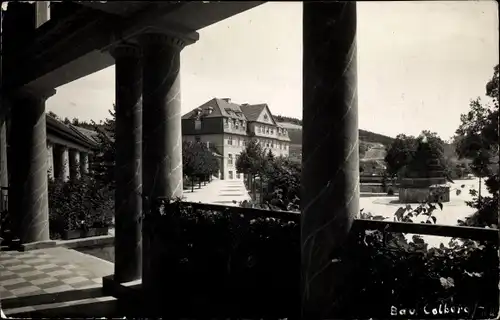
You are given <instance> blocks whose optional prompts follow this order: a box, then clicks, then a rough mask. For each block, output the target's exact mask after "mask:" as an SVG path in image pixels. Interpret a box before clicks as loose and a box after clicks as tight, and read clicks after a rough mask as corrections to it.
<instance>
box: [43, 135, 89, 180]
mask: <svg viewBox="0 0 500 320" xmlns="http://www.w3.org/2000/svg"><path fill="white" fill-rule="evenodd" d="M47 171H48V174H49V177H50V178H51V179H61V180H63V181H68V180H70V179H78V178H79V177H80V176H81V175H85V174H88V173H89V153H88V151H80V150H78V149H73V148H69V147H67V146H65V145H61V144H56V143H53V142H51V141H47Z"/></svg>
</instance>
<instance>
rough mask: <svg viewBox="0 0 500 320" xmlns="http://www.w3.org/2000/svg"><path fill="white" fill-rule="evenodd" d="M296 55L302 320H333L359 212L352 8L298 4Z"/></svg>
mask: <svg viewBox="0 0 500 320" xmlns="http://www.w3.org/2000/svg"><path fill="white" fill-rule="evenodd" d="M303 48H304V53H303V77H304V82H303V94H302V96H303V123H304V126H303V131H302V190H301V206H302V208H301V211H302V215H301V255H302V265H301V270H302V277H301V278H302V279H301V284H302V288H301V289H302V303H301V306H302V318H303V319H333V318H337V317H336V316H335V315H334V314H331V312H332V310H334V308H333V306H334V303H335V301H336V299H337V298H339V296H340V295H341V289H339V288H340V287H341V286H343V285H344V284H347V281H349V280H346V279H345V277H344V276H343V275H344V273H343V267H344V266H343V265H342V264H341V263H339V261H338V260H336V258H337V257H338V250H339V249H340V248H341V246H342V245H343V243H344V241H345V240H346V237H347V235H348V233H349V231H350V228H351V225H352V222H353V219H354V217H355V216H357V215H358V213H359V153H358V108H357V89H356V88H357V78H356V3H355V2H304V4H303ZM332 150H333V152H332ZM325 155H328V156H325Z"/></svg>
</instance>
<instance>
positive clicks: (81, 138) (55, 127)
mask: <svg viewBox="0 0 500 320" xmlns="http://www.w3.org/2000/svg"><path fill="white" fill-rule="evenodd" d="M45 119H46V121H47V122H46V123H47V132H51V133H54V134H56V135H59V136H61V137H62V138H64V139H67V140H69V141H71V142H74V143H77V144H79V145H82V146H85V147H87V148H95V147H96V145H97V143H96V141H94V140H91V139H89V138H87V137H86V136H85V135H83V134H82V133H79V132H78V131H77V130H76V129H74V128H72V126H69V125H66V124H64V123H63V122H61V121H59V120H57V119H55V118H53V117H52V116H50V115H48V114H46V116H45Z"/></svg>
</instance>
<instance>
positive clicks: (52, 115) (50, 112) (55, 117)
mask: <svg viewBox="0 0 500 320" xmlns="http://www.w3.org/2000/svg"><path fill="white" fill-rule="evenodd" d="M47 115H49V116H51V117H52V118H54V119H57V120H59V116H58V115H57V114H55V113H54V112H52V111H49V112H47Z"/></svg>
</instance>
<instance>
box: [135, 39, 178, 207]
mask: <svg viewBox="0 0 500 320" xmlns="http://www.w3.org/2000/svg"><path fill="white" fill-rule="evenodd" d="M141 40H142V41H141V44H142V46H143V57H144V59H143V65H144V69H143V70H144V71H143V153H142V157H143V191H144V195H145V196H147V197H149V198H150V199H153V198H155V197H167V198H175V197H181V196H182V133H181V100H180V98H181V96H180V95H181V92H180V75H179V70H180V51H181V50H182V48H183V47H184V42H183V41H182V40H180V39H176V38H174V37H169V36H167V35H164V34H146V35H143V36H142V38H141Z"/></svg>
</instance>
